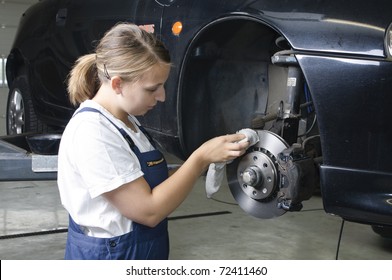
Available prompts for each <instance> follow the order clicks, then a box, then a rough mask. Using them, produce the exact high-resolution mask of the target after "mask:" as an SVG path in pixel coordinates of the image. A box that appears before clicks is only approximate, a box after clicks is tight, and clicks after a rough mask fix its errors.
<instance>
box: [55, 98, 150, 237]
mask: <svg viewBox="0 0 392 280" xmlns="http://www.w3.org/2000/svg"><path fill="white" fill-rule="evenodd" d="M83 107H92V108H96V109H98V110H100V111H101V112H102V113H103V114H104V115H105V116H107V117H108V118H109V119H110V120H111V121H113V122H114V123H115V124H116V125H117V126H119V127H121V128H123V129H124V130H125V131H127V133H128V134H129V135H130V136H131V138H132V140H133V141H134V142H135V145H136V146H137V147H138V148H139V149H140V151H141V152H145V151H149V150H152V149H153V147H152V145H151V143H150V142H149V141H148V140H147V138H146V136H145V135H144V134H143V133H142V132H141V131H140V130H139V129H138V131H137V132H134V131H132V130H131V129H130V128H128V127H127V126H126V125H125V124H124V123H123V122H121V121H120V120H118V119H116V118H115V117H114V116H113V115H111V114H110V113H109V112H108V111H106V110H105V109H104V108H103V107H101V106H100V105H99V104H97V103H96V102H94V101H91V100H88V101H85V102H83V103H82V104H81V106H80V108H83ZM80 108H79V109H80ZM79 109H78V110H79ZM129 119H130V121H131V122H133V124H135V127H136V128H137V126H136V124H139V123H138V122H137V120H136V118H135V117H132V116H130V117H129ZM141 176H143V172H142V171H141V167H140V164H139V160H138V158H137V157H136V155H135V154H134V153H133V151H132V150H131V149H130V147H129V144H128V143H127V142H126V140H125V139H124V137H123V136H122V135H121V134H120V133H119V131H118V130H117V129H116V128H115V127H114V126H113V124H111V123H110V122H109V121H108V120H107V119H106V118H105V117H104V116H102V115H101V114H99V113H95V112H83V113H80V114H77V115H75V116H74V117H73V118H72V119H71V120H70V122H69V123H68V125H67V127H66V129H65V131H64V133H63V135H62V139H61V143H60V149H59V155H58V179H57V183H58V188H59V192H60V198H61V202H62V204H63V206H64V207H65V209H66V210H67V211H68V213H69V214H70V215H71V217H72V218H73V219H74V220H75V222H76V223H77V224H79V225H80V226H81V227H82V229H83V231H84V232H85V234H87V235H90V236H95V237H112V236H118V235H122V234H125V233H128V232H130V231H131V230H132V221H131V220H129V219H127V218H125V217H124V216H122V215H121V214H120V212H119V211H118V210H117V209H115V208H114V207H113V206H112V205H111V204H110V203H109V202H108V201H107V200H106V199H105V198H104V197H103V196H102V194H103V193H106V192H109V191H112V190H114V189H116V188H118V187H120V186H122V185H123V184H125V183H128V182H131V181H133V180H135V179H137V178H139V177H141Z"/></svg>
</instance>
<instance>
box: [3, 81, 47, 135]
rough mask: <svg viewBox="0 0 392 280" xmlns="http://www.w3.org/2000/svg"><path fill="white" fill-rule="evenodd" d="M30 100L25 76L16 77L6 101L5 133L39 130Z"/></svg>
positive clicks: (13, 133)
mask: <svg viewBox="0 0 392 280" xmlns="http://www.w3.org/2000/svg"><path fill="white" fill-rule="evenodd" d="M41 131H42V124H41V122H40V121H39V120H38V118H37V116H36V114H35V112H34V108H33V103H32V100H31V93H30V88H29V85H28V83H27V78H26V77H25V76H19V77H17V78H16V79H15V80H14V82H13V83H12V85H11V87H10V91H9V94H8V102H7V134H8V135H16V134H21V133H25V132H41Z"/></svg>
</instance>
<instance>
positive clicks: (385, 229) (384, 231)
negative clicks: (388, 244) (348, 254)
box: [372, 225, 392, 239]
mask: <svg viewBox="0 0 392 280" xmlns="http://www.w3.org/2000/svg"><path fill="white" fill-rule="evenodd" d="M372 229H373V231H374V232H375V233H377V234H378V235H380V236H381V237H384V238H390V239H392V226H382V225H373V226H372Z"/></svg>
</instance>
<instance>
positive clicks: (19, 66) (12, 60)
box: [6, 49, 27, 86]
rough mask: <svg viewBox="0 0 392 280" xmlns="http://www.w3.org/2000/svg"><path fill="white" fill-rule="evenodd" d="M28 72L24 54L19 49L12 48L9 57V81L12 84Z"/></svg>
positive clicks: (7, 67) (7, 68)
mask: <svg viewBox="0 0 392 280" xmlns="http://www.w3.org/2000/svg"><path fill="white" fill-rule="evenodd" d="M26 73H27V68H26V64H25V61H24V59H23V56H22V54H21V53H20V52H19V51H18V50H15V49H14V50H12V51H11V53H10V54H9V56H8V57H7V65H6V74H7V83H8V85H9V86H10V85H11V84H12V82H13V81H14V80H15V79H16V77H17V76H19V75H24V74H26Z"/></svg>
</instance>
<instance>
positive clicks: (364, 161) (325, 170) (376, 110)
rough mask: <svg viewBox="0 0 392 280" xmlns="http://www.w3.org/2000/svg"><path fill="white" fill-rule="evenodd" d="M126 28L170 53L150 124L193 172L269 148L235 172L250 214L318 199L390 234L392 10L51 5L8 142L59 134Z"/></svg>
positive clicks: (28, 39) (263, 2)
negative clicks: (226, 153) (194, 159)
mask: <svg viewBox="0 0 392 280" xmlns="http://www.w3.org/2000/svg"><path fill="white" fill-rule="evenodd" d="M117 22H133V23H136V24H138V25H140V27H141V28H145V29H147V30H149V31H150V32H153V33H155V34H156V35H157V36H158V37H159V38H161V39H162V41H163V42H164V43H165V45H166V46H167V47H168V49H169V50H170V52H171V56H172V61H173V65H174V67H173V69H172V72H171V75H170V77H169V80H168V82H167V84H166V92H167V101H166V102H165V103H164V104H160V105H159V106H158V107H159V108H157V109H155V110H154V111H153V112H150V113H149V114H148V115H146V116H144V117H142V118H140V121H141V122H142V124H143V125H144V126H145V127H146V128H147V129H148V130H149V131H150V132H151V133H152V134H153V136H154V137H155V139H156V140H157V141H158V143H159V144H160V145H161V147H162V149H165V150H167V151H168V152H169V153H171V154H174V155H176V156H178V157H180V158H181V159H185V158H186V157H187V156H188V155H189V154H190V153H191V152H192V151H193V150H194V149H195V148H196V147H198V146H199V145H200V144H201V143H202V142H203V141H205V140H207V139H209V138H211V137H214V136H216V135H220V134H226V133H232V132H235V131H237V130H239V129H241V128H245V127H251V128H253V129H255V130H257V132H258V134H259V136H260V139H261V140H260V142H259V143H258V144H256V145H255V146H254V147H252V148H250V149H249V150H248V152H247V154H246V155H244V156H243V157H242V158H240V159H238V160H236V161H234V162H233V163H231V164H229V165H228V166H227V178H228V182H229V185H230V189H231V191H232V193H233V196H234V197H235V198H236V200H237V201H238V203H239V205H240V206H241V207H242V208H243V209H244V210H245V211H246V212H247V213H249V214H251V215H253V216H256V217H260V218H273V217H277V216H280V215H282V214H284V213H285V212H286V211H298V210H300V209H301V206H302V205H301V201H303V200H306V199H308V198H309V197H310V196H311V195H312V194H313V192H314V187H315V186H317V185H319V187H320V190H321V195H322V198H323V203H324V208H325V211H326V212H327V213H331V214H335V215H339V216H341V217H342V218H343V219H345V220H349V221H353V222H359V223H367V224H371V225H373V227H374V228H375V229H377V230H381V232H386V231H382V230H388V229H389V226H392V160H391V158H392V142H391V141H392V122H391V121H390V119H389V117H390V110H391V107H392V28H391V23H392V2H391V1H390V0H375V1H364V0H346V1H340V0H298V1H287V0H273V1H271V0H231V1H222V0H142V1H138V0H134V1H128V0H113V1H111V3H110V5H107V1H103V0H83V1H77V0H42V1H40V2H38V3H37V4H34V5H33V6H31V8H29V9H28V10H27V11H26V12H25V13H24V14H23V16H22V18H21V22H20V26H19V30H18V32H17V35H16V38H15V42H14V44H13V47H12V50H11V52H10V54H9V57H8V60H7V68H6V72H7V79H8V85H9V87H10V92H9V100H8V106H7V132H8V134H19V133H25V132H37V133H41V132H50V131H60V132H61V131H62V129H63V128H64V126H65V125H66V123H67V122H68V120H69V119H70V117H71V116H72V113H73V112H74V110H75V108H73V107H72V106H71V105H70V103H69V102H68V98H67V92H66V79H67V74H68V72H69V70H70V68H71V67H72V65H73V63H74V62H75V60H76V59H77V58H78V57H79V56H80V55H82V54H85V53H88V52H90V51H92V49H93V48H94V46H95V44H96V40H97V39H99V38H100V37H101V36H102V35H103V34H104V32H105V31H106V30H107V29H109V28H110V27H111V26H113V25H114V24H116V23H117Z"/></svg>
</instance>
